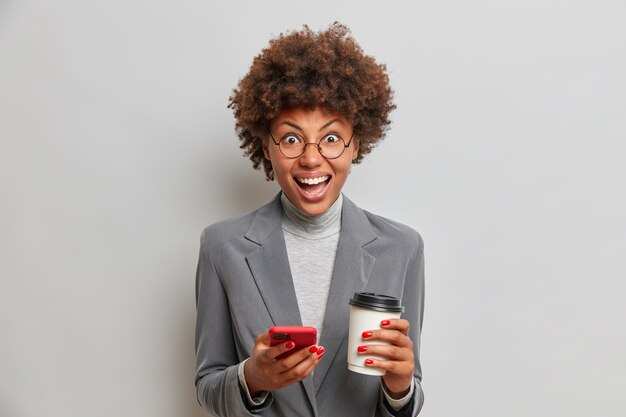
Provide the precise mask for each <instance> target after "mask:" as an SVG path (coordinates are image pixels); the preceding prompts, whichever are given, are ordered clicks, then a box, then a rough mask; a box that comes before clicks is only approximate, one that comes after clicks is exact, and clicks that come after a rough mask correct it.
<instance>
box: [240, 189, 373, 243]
mask: <svg viewBox="0 0 626 417" xmlns="http://www.w3.org/2000/svg"><path fill="white" fill-rule="evenodd" d="M281 192H282V191H281ZM281 192H279V193H278V194H276V196H275V197H274V198H273V199H272V201H270V202H269V203H267V204H266V205H264V206H263V207H261V208H259V209H258V210H257V213H256V215H255V217H254V219H253V220H252V223H251V224H250V227H249V228H248V230H247V231H246V233H245V235H244V236H245V238H246V239H248V240H250V241H252V242H254V243H257V244H259V245H263V242H265V241H266V240H267V239H268V238H269V237H270V236H272V233H274V232H275V231H276V228H281V229H282V220H283V217H282V216H283V214H282V205H281V202H280V195H281ZM344 232H347V233H350V234H351V235H352V237H353V238H354V240H355V242H357V243H358V244H360V245H361V246H364V245H366V244H368V243H370V242H372V241H373V240H375V239H376V238H377V236H376V233H374V231H373V230H372V226H371V225H370V222H369V220H367V217H366V216H365V213H364V212H363V210H362V209H360V208H359V207H357V205H356V204H354V203H353V202H352V200H350V199H349V198H348V197H346V195H345V194H344V195H343V207H342V212H341V233H344Z"/></svg>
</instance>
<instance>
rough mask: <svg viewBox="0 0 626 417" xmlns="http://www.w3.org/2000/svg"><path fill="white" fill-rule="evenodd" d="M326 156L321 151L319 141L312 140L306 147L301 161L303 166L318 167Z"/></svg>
mask: <svg viewBox="0 0 626 417" xmlns="http://www.w3.org/2000/svg"><path fill="white" fill-rule="evenodd" d="M323 160H324V157H323V156H322V154H321V153H320V150H319V147H318V146H317V143H315V142H310V143H307V144H306V146H305V147H304V153H303V154H302V155H301V156H300V159H299V162H300V165H301V166H305V167H316V166H318V165H320V164H321V163H322V161H323Z"/></svg>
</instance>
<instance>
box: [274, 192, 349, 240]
mask: <svg viewBox="0 0 626 417" xmlns="http://www.w3.org/2000/svg"><path fill="white" fill-rule="evenodd" d="M280 201H281V203H282V206H283V229H285V230H286V231H287V232H289V233H293V234H295V235H297V236H301V237H304V238H307V239H323V238H325V237H328V236H331V235H334V234H335V233H338V232H339V231H340V230H341V207H342V206H343V194H341V193H340V194H339V197H338V198H337V200H335V202H334V203H333V205H332V206H330V207H329V208H328V210H326V211H325V212H324V213H322V214H320V215H317V216H312V215H310V214H306V213H303V212H302V211H300V210H299V209H298V208H297V207H296V206H294V205H293V204H292V203H291V201H289V199H288V198H287V197H286V196H285V193H281V194H280Z"/></svg>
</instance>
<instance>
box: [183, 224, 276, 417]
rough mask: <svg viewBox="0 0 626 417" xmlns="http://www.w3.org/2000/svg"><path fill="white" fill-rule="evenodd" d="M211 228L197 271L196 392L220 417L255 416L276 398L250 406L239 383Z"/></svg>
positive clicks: (212, 411) (237, 362)
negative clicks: (215, 261) (212, 256)
mask: <svg viewBox="0 0 626 417" xmlns="http://www.w3.org/2000/svg"><path fill="white" fill-rule="evenodd" d="M209 243H210V242H209V237H208V235H207V231H206V230H205V231H204V232H203V233H202V239H201V244H200V255H199V259H198V268H197V270H196V311H197V317H196V376H195V384H196V395H197V398H198V402H199V403H200V405H201V406H202V407H203V408H204V409H206V410H207V411H209V413H210V414H211V415H213V416H216V417H222V416H223V417H226V416H254V415H258V414H259V413H260V412H262V411H263V410H265V409H266V408H267V407H269V406H270V404H271V403H272V401H273V398H274V397H273V394H272V393H270V394H269V395H268V398H267V399H266V400H265V401H264V403H263V404H262V405H260V406H257V407H251V408H248V407H246V403H245V398H244V396H245V393H244V392H243V389H242V388H241V386H240V385H239V378H238V376H237V370H238V365H239V362H240V361H239V359H238V357H237V350H236V347H235V341H234V337H233V334H232V323H231V318H230V317H231V316H230V310H229V305H228V297H227V294H226V291H225V290H224V287H223V285H222V282H221V280H220V277H219V275H218V273H217V270H216V268H215V265H214V263H213V260H212V258H211V253H210V247H211V245H210V244H209Z"/></svg>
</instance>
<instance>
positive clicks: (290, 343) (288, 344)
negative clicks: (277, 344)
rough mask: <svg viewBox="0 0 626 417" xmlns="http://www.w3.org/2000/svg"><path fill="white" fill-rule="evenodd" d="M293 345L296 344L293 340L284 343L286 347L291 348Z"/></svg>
mask: <svg viewBox="0 0 626 417" xmlns="http://www.w3.org/2000/svg"><path fill="white" fill-rule="evenodd" d="M295 346H296V344H295V343H293V342H287V344H286V345H285V347H286V348H287V349H293V348H294V347H295Z"/></svg>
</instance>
